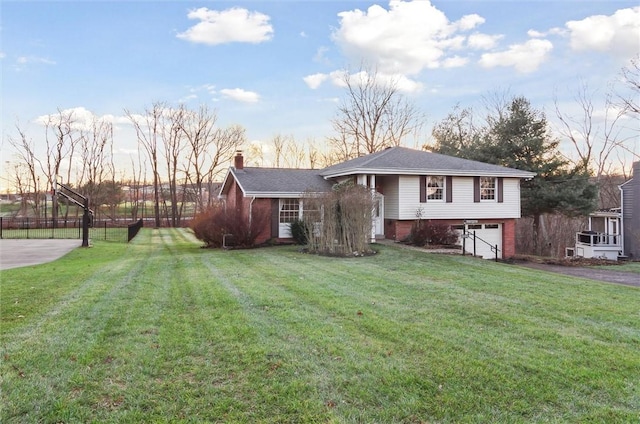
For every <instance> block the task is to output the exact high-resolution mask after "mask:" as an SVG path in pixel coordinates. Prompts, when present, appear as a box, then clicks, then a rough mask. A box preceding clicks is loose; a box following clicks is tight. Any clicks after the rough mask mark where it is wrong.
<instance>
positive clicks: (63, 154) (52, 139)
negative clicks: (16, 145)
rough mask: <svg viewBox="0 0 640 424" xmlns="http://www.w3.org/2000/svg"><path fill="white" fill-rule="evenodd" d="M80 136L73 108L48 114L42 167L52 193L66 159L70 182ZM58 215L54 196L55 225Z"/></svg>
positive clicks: (67, 179) (53, 215) (52, 211)
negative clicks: (44, 156) (44, 155)
mask: <svg viewBox="0 0 640 424" xmlns="http://www.w3.org/2000/svg"><path fill="white" fill-rule="evenodd" d="M80 138H81V134H80V131H79V128H78V126H77V121H76V119H75V116H74V111H73V110H72V109H71V110H60V109H58V113H57V114H51V115H48V116H47V120H46V122H45V143H46V158H45V160H44V162H41V164H42V167H41V168H42V172H43V173H44V175H45V178H46V180H47V190H50V191H51V193H53V192H54V190H55V184H56V180H57V178H58V176H61V175H60V171H61V170H62V166H63V161H65V160H66V161H67V175H66V179H65V182H66V183H69V182H70V180H71V173H72V169H73V160H74V152H75V149H76V146H77V144H78V141H79V140H80ZM61 177H62V176H61ZM57 217H58V199H57V196H53V197H52V208H51V218H52V219H53V223H54V225H55V223H56V220H57ZM45 218H46V210H45Z"/></svg>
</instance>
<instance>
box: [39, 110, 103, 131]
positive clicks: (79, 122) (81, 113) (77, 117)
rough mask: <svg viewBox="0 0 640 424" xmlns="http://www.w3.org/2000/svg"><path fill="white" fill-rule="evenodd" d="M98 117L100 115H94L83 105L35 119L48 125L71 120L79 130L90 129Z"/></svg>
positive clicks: (73, 126)
mask: <svg viewBox="0 0 640 424" xmlns="http://www.w3.org/2000/svg"><path fill="white" fill-rule="evenodd" d="M97 119H98V117H97V116H96V115H94V113H93V112H91V111H90V110H88V109H86V108H84V107H82V106H78V107H74V108H69V109H64V110H60V111H58V112H56V113H51V114H48V115H42V116H38V117H37V118H36V119H35V120H34V121H35V122H36V123H38V124H40V125H46V124H47V123H48V124H50V125H56V124H61V123H65V122H71V124H72V125H71V126H72V128H75V129H78V130H88V129H90V128H91V127H92V124H93V122H94V121H95V120H97Z"/></svg>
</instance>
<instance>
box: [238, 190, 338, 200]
mask: <svg viewBox="0 0 640 424" xmlns="http://www.w3.org/2000/svg"><path fill="white" fill-rule="evenodd" d="M320 193H326V192H323V191H303V192H289V191H248V192H245V193H244V195H245V196H246V197H256V198H265V199H298V198H301V197H305V196H307V195H309V194H320Z"/></svg>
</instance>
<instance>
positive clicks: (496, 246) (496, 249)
mask: <svg viewBox="0 0 640 424" xmlns="http://www.w3.org/2000/svg"><path fill="white" fill-rule="evenodd" d="M496 262H498V245H497V244H496Z"/></svg>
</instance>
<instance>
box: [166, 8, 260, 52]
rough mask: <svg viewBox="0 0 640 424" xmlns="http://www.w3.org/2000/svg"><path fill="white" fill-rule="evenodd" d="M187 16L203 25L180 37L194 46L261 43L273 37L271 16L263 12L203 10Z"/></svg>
mask: <svg viewBox="0 0 640 424" xmlns="http://www.w3.org/2000/svg"><path fill="white" fill-rule="evenodd" d="M187 17H188V18H189V19H196V20H199V21H200V22H199V23H197V24H195V25H194V26H192V27H191V28H189V29H187V30H186V31H185V32H181V33H179V34H178V35H177V37H178V38H182V39H184V40H187V41H191V42H194V43H203V44H209V45H216V44H224V43H232V42H242V43H261V42H263V41H268V40H270V39H271V38H272V37H273V27H272V26H271V24H270V23H269V20H270V18H269V16H267V15H265V14H263V13H260V12H250V11H248V10H247V9H241V8H231V9H227V10H223V11H217V10H210V9H207V8H206V7H201V8H199V9H194V10H191V11H189V14H188V15H187Z"/></svg>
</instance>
